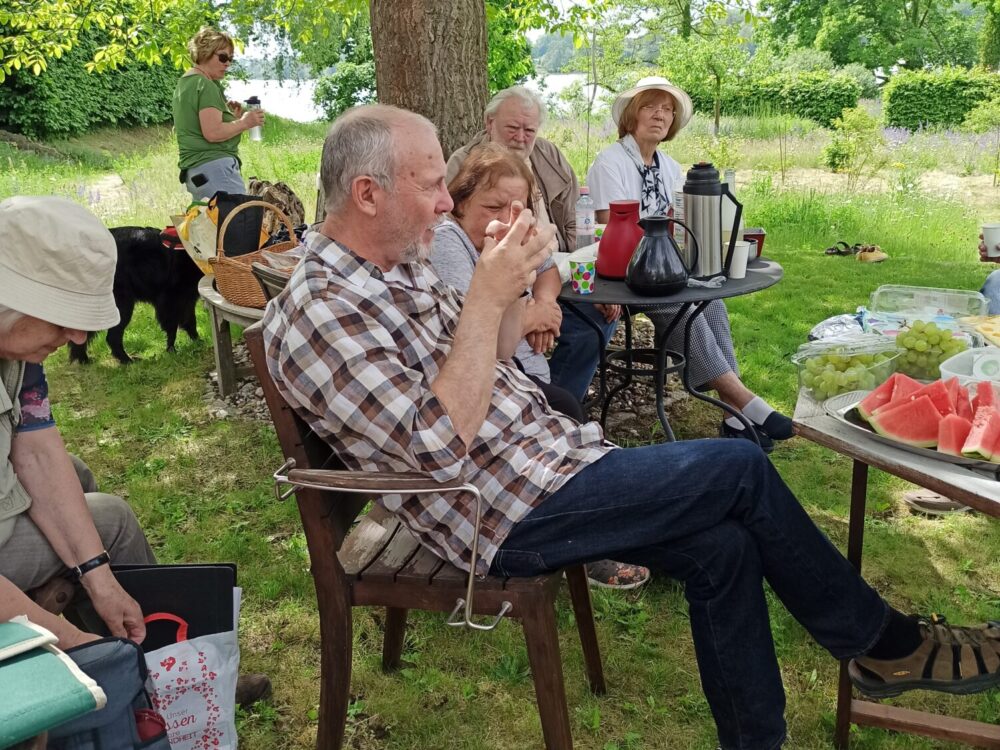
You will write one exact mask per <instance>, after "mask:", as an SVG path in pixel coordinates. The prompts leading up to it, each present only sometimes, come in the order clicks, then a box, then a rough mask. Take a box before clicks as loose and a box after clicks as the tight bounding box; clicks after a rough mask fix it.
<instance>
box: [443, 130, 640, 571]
mask: <svg viewBox="0 0 1000 750" xmlns="http://www.w3.org/2000/svg"><path fill="white" fill-rule="evenodd" d="M532 183H533V178H532V175H531V168H530V167H529V166H528V165H527V163H526V162H525V161H524V159H522V158H520V157H518V156H517V155H516V154H512V153H511V152H510V151H508V150H507V149H505V148H503V147H502V146H499V145H497V144H494V143H487V144H484V145H482V146H480V147H477V148H476V149H474V150H473V151H472V152H471V153H470V154H469V156H468V158H467V159H466V160H465V161H464V162H463V164H462V167H461V169H460V170H459V172H458V174H456V175H455V177H454V178H453V179H452V181H451V182H450V183H449V184H448V192H449V193H450V194H451V198H452V200H453V201H454V203H455V205H454V208H452V210H451V215H450V220H445V221H443V222H441V223H440V224H439V225H438V226H437V227H436V228H435V230H434V244H433V246H432V248H431V255H430V262H431V265H432V266H433V267H434V271H435V272H436V273H437V275H438V276H440V277H441V280H442V281H444V282H445V283H446V284H448V285H450V286H452V287H454V288H456V289H458V290H459V291H461V292H463V293H464V292H466V291H467V290H468V288H469V283H470V282H471V280H472V274H473V272H474V271H475V268H476V263H477V261H478V260H479V253H481V252H482V250H483V245H484V242H485V240H486V237H487V235H488V234H492V232H493V227H491V226H490V225H491V224H494V225H495V223H499V224H508V223H510V222H511V220H512V213H514V214H515V215H516V211H517V208H516V206H518V205H520V206H524V207H526V208H529V209H530V208H531V207H532V202H531V194H532V188H533V184H532ZM561 287H562V281H561V280H560V278H559V270H558V269H557V268H556V267H555V264H554V263H553V262H552V259H551V258H548V259H546V261H545V262H544V263H543V264H542V266H541V267H540V268H539V269H538V277H537V279H536V280H535V283H534V285H533V286H532V288H531V290H529V291H528V292H527V295H526V299H525V307H524V312H523V316H522V324H521V331H522V334H523V336H524V338H523V339H522V340H521V342H520V343H519V344H518V347H517V350H516V352H515V353H514V360H515V364H516V365H517V366H518V368H519V369H520V370H521V371H522V372H524V374H525V375H526V376H527V377H528V378H529V379H530V380H531V381H532V382H534V383H535V384H536V385H537V386H538V387H539V388H540V389H541V391H542V393H543V394H545V398H546V400H547V401H548V403H549V406H551V407H552V409H554V410H555V411H559V412H562V413H563V414H565V415H566V416H568V417H570V418H572V419H574V420H576V421H577V422H584V421H586V417H585V416H584V413H583V408H582V407H581V406H580V402H579V401H577V400H576V398H575V397H574V396H573V394H571V393H570V392H569V391H567V390H565V389H563V388H560V387H558V386H555V385H552V384H551V383H550V382H549V365H548V361H547V360H546V359H545V356H544V354H543V352H545V351H547V350H548V349H550V348H551V347H552V344H553V342H554V340H555V337H556V336H557V335H558V333H559V325H560V322H561V319H562V315H561V312H560V309H559V305H558V304H557V303H556V297H557V296H558V295H559V290H560V288H561ZM587 576H588V578H589V579H590V581H591V583H592V584H593V585H596V586H604V587H607V588H621V589H631V588H635V587H637V586H641V585H642V584H643V583H645V582H646V581H647V580H648V579H649V570H648V569H647V568H644V567H642V566H640V565H627V564H625V563H619V562H614V561H612V560H599V561H596V562H592V563H588V565H587Z"/></svg>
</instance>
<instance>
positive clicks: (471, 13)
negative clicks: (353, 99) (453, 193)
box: [370, 0, 488, 159]
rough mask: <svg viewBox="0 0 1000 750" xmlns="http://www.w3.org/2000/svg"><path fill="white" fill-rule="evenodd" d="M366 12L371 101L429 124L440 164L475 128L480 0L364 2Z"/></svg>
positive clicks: (482, 39) (482, 88) (481, 47)
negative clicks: (372, 88)
mask: <svg viewBox="0 0 1000 750" xmlns="http://www.w3.org/2000/svg"><path fill="white" fill-rule="evenodd" d="M370 8H371V27H372V45H373V46H374V51H375V82H376V86H377V88H378V100H379V101H380V102H382V103H383V104H394V105H396V106H397V107H405V108H406V109H409V110H413V111H414V112H418V113H420V114H422V115H424V117H427V118H428V119H429V120H430V121H431V122H433V123H434V124H435V125H437V127H438V137H439V139H440V140H441V147H442V149H443V151H444V156H445V158H446V159H447V158H448V156H449V155H450V154H451V153H452V152H453V151H454V150H455V149H457V148H459V147H461V146H463V145H464V144H465V143H466V142H467V141H468V140H469V138H470V137H471V136H472V135H473V134H475V132H476V131H478V130H480V129H482V126H483V108H484V107H485V106H486V100H487V93H488V90H487V77H486V4H485V2H484V0H371V5H370Z"/></svg>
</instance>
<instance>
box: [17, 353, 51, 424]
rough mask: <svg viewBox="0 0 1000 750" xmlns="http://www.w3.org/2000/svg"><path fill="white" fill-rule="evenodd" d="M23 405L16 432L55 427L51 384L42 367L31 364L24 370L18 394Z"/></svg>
mask: <svg viewBox="0 0 1000 750" xmlns="http://www.w3.org/2000/svg"><path fill="white" fill-rule="evenodd" d="M18 401H20V404H21V421H20V422H19V423H18V425H17V429H16V432H29V431H31V430H43V429H45V428H47V427H54V426H55V424H56V421H55V419H53V418H52V408H51V407H50V406H49V383H48V381H47V380H46V379H45V370H44V369H42V366H41V365H38V364H34V363H29V364H27V365H26V366H25V368H24V380H23V381H21V392H20V393H19V394H18Z"/></svg>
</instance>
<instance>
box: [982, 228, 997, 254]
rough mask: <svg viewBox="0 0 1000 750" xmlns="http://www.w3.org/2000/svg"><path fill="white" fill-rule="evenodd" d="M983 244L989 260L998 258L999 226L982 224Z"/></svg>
mask: <svg viewBox="0 0 1000 750" xmlns="http://www.w3.org/2000/svg"><path fill="white" fill-rule="evenodd" d="M983 244H985V245H986V255H987V257H989V258H1000V248H998V246H1000V224H983Z"/></svg>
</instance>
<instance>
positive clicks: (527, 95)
mask: <svg viewBox="0 0 1000 750" xmlns="http://www.w3.org/2000/svg"><path fill="white" fill-rule="evenodd" d="M508 99H517V100H518V101H519V102H522V103H523V104H531V105H533V106H534V107H535V109H537V110H538V127H539V128H541V127H542V124H543V123H544V122H545V105H544V104H543V103H542V98H541V97H540V96H539V95H538V94H536V93H535V92H534V91H532V90H531V89H529V88H528V87H527V86H511V87H510V88H506V89H504V90H503V91H498V92H497V93H496V94H494V95H493V98H492V99H490V103H489V104H487V105H486V109H485V110H483V119H484V120H488V119H490V118H491V117H496V114H497V112H498V111H499V109H500V105H502V104H503V103H504V102H505V101H507V100H508Z"/></svg>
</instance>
